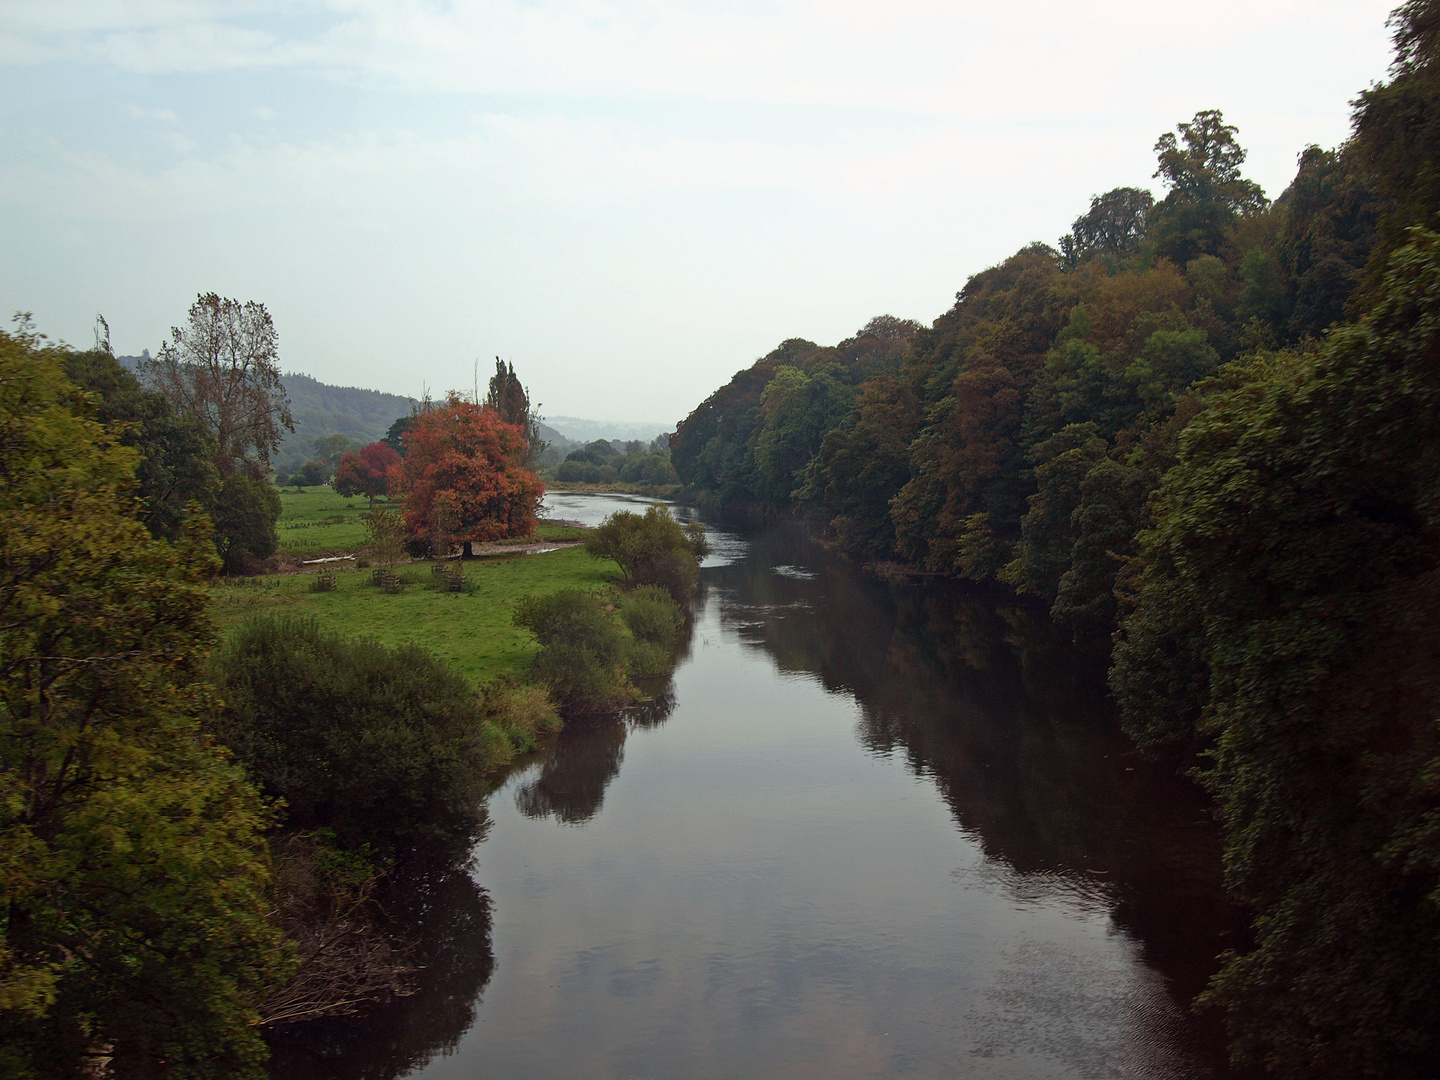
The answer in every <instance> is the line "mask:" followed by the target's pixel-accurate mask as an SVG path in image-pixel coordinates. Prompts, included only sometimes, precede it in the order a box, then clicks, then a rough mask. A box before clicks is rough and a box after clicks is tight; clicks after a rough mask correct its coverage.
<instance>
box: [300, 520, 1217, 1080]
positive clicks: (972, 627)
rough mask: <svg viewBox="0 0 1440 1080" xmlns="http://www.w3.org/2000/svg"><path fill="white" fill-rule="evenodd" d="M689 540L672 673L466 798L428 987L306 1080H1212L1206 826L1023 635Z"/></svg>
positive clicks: (989, 615)
mask: <svg viewBox="0 0 1440 1080" xmlns="http://www.w3.org/2000/svg"><path fill="white" fill-rule="evenodd" d="M550 500H551V515H552V516H553V517H556V518H572V519H579V520H593V519H595V518H597V517H599V516H603V515H604V514H605V513H608V512H610V511H611V510H613V509H618V508H638V507H643V505H644V501H643V500H639V501H637V502H630V503H617V502H616V501H614V500H613V499H608V498H605V497H593V496H591V497H587V496H581V495H574V494H565V493H560V494H559V495H552V496H551V497H550ZM714 539H715V541H716V554H715V555H714V556H712V557H711V559H709V560H707V563H708V565H707V567H706V568H705V570H704V571H703V575H702V576H703V580H704V594H703V598H702V600H701V601H700V602H699V604H698V613H697V618H696V624H695V629H694V634H693V637H692V639H691V641H690V644H689V648H688V653H687V655H686V656H685V657H684V658H683V659H682V660H681V662H680V663H679V665H678V667H677V669H676V671H675V675H674V678H673V680H670V681H669V683H668V684H666V685H664V686H661V687H656V688H653V689H655V690H656V691H657V696H656V698H655V700H654V701H653V702H651V703H650V705H649V706H648V707H647V708H645V709H643V710H641V711H640V712H638V713H637V714H636V715H635V716H633V717H629V718H626V719H616V720H610V721H590V722H584V723H577V724H574V725H572V726H571V727H569V728H567V729H566V731H565V732H564V733H563V734H562V735H561V736H560V738H559V739H558V741H557V742H556V744H555V745H554V747H553V748H551V749H550V750H549V751H548V752H547V753H546V754H545V755H542V756H541V757H540V759H539V760H537V761H535V762H534V763H532V764H531V765H529V766H528V767H526V768H524V769H523V770H520V771H518V772H516V773H515V774H514V775H512V776H511V777H510V778H509V779H508V781H507V782H506V783H505V784H504V785H503V786H502V787H501V788H499V789H498V790H497V791H496V792H495V793H494V795H493V796H492V797H491V799H490V815H491V818H492V824H491V827H490V830H489V833H488V835H487V837H486V839H485V840H484V841H483V842H482V843H481V844H480V845H479V846H478V847H477V849H476V860H477V861H476V865H475V867H474V869H473V879H474V882H475V883H477V884H478V886H479V889H478V890H477V889H476V888H474V887H470V888H468V889H467V887H466V886H467V885H469V883H468V882H459V883H457V882H454V881H451V882H448V883H442V886H441V887H439V888H437V889H436V890H435V892H436V897H438V899H437V898H434V897H432V899H431V900H430V901H427V902H425V903H422V904H421V905H420V907H421V909H422V910H423V911H424V913H425V917H426V918H427V919H429V920H430V924H431V925H432V926H433V929H432V930H430V931H427V933H429V935H430V938H431V942H432V948H433V949H434V952H433V954H432V955H433V956H434V958H435V959H436V961H437V962H436V967H435V969H434V976H433V978H432V979H431V981H430V983H429V984H428V985H427V988H426V989H425V990H424V991H422V993H421V994H419V995H417V996H416V997H415V998H411V999H407V1000H406V1001H404V1002H401V1003H400V1004H399V1005H398V1006H397V1007H396V1008H395V1009H391V1010H383V1011H382V1012H381V1013H379V1014H377V1015H376V1016H374V1017H368V1018H365V1019H364V1020H363V1022H361V1023H358V1024H355V1025H350V1026H349V1027H348V1028H347V1029H345V1030H346V1031H347V1032H348V1034H344V1035H342V1036H337V1037H336V1038H337V1040H338V1041H337V1043H336V1045H335V1046H333V1047H332V1048H331V1049H332V1051H333V1053H331V1054H327V1055H326V1056H327V1057H329V1058H330V1059H331V1060H330V1065H329V1066H328V1067H327V1069H326V1071H325V1072H324V1073H317V1074H316V1075H333V1076H346V1077H361V1076H364V1077H386V1078H388V1077H393V1076H397V1075H415V1076H420V1077H424V1078H426V1080H461V1078H480V1077H494V1078H502V1077H503V1078H521V1077H535V1078H548V1077H556V1078H559V1077H567V1078H570V1077H582V1078H588V1077H596V1078H612V1077H613V1078H617V1080H618V1078H629V1077H635V1078H640V1077H645V1078H692V1077H693V1078H702V1077H726V1078H732V1077H734V1078H740V1077H757V1078H763V1077H787V1078H810V1077H814V1078H836V1077H890V1076H907V1077H908V1076H915V1077H973V1078H987V1080H988V1078H1012V1077H1013V1078H1040V1077H1084V1078H1090V1077H1205V1076H1214V1075H1223V1073H1222V1070H1221V1066H1220V1063H1219V1057H1220V1055H1219V1053H1218V1049H1217V1045H1216V1040H1215V1033H1214V1031H1213V1030H1211V1029H1210V1028H1208V1027H1205V1026H1201V1025H1200V1024H1199V1023H1198V1022H1197V1021H1196V1020H1195V1019H1194V1018H1193V1017H1191V1016H1190V1015H1189V1013H1188V1010H1187V1006H1186V1003H1187V1002H1188V1000H1189V999H1190V998H1191V997H1193V995H1194V994H1195V993H1196V992H1198V990H1199V989H1200V988H1201V987H1202V986H1203V985H1204V981H1205V979H1206V977H1207V976H1208V975H1209V973H1210V971H1211V970H1212V969H1213V966H1214V960H1213V957H1214V956H1215V955H1216V953H1217V952H1218V951H1219V950H1220V949H1222V948H1224V947H1225V946H1226V945H1227V944H1228V943H1229V942H1230V938H1229V934H1230V933H1231V931H1232V930H1233V928H1234V925H1235V918H1234V915H1233V913H1232V912H1230V910H1229V909H1228V908H1227V907H1226V905H1225V902H1224V898H1223V895H1222V893H1221V890H1220V883H1219V870H1218V864H1219V858H1218V849H1217V842H1216V836H1215V832H1214V829H1213V827H1212V826H1211V825H1210V823H1209V822H1208V821H1207V820H1206V818H1205V816H1204V814H1203V811H1202V807H1203V804H1202V801H1201V800H1200V799H1199V798H1198V797H1197V795H1196V794H1195V793H1194V792H1193V791H1192V790H1190V789H1189V788H1188V787H1186V786H1185V785H1184V784H1182V783H1180V782H1178V781H1176V780H1175V779H1173V778H1172V777H1170V776H1168V775H1167V774H1166V773H1165V772H1164V771H1163V770H1159V769H1155V768H1152V767H1150V766H1147V765H1146V764H1145V763H1144V762H1143V761H1141V759H1140V758H1139V757H1138V755H1136V754H1134V753H1133V752H1132V751H1131V749H1130V747H1129V745H1128V744H1127V743H1126V742H1125V740H1124V739H1123V738H1122V737H1121V736H1119V735H1118V733H1117V732H1116V731H1115V730H1114V727H1113V724H1112V723H1111V722H1110V721H1108V720H1107V719H1106V717H1105V714H1104V709H1103V704H1102V695H1101V693H1100V690H1099V688H1098V687H1097V686H1096V685H1095V683H1096V680H1095V674H1094V672H1087V671H1085V670H1084V669H1083V667H1080V666H1078V665H1077V664H1076V663H1075V662H1074V661H1073V660H1072V659H1071V658H1070V657H1069V656H1068V655H1067V652H1066V650H1065V649H1064V648H1063V647H1062V645H1061V643H1060V642H1059V641H1058V639H1057V638H1056V637H1055V635H1054V634H1053V632H1052V631H1051V629H1050V628H1049V626H1048V623H1047V622H1046V620H1045V619H1044V618H1043V617H1040V616H1038V615H1036V614H1035V613H1033V612H1030V611H1028V610H1026V609H1023V608H1021V607H1017V606H1016V605H1014V604H1013V603H1008V602H1006V601H1005V600H1004V599H996V598H993V597H991V598H983V597H977V596H974V595H967V594H966V593H963V592H960V591H957V590H952V589H948V588H935V587H933V586H926V587H923V588H922V587H917V586H909V585H888V584H885V583H883V582H879V581H875V580H873V579H870V578H867V577H865V576H863V575H861V574H858V573H857V572H856V571H855V570H854V569H853V568H850V567H847V566H845V565H844V564H842V563H839V562H837V561H835V560H833V559H831V558H830V557H828V556H827V555H825V554H824V553H823V552H821V551H820V550H818V549H817V548H816V547H815V546H813V545H812V544H810V543H808V542H807V541H806V540H805V539H804V538H803V537H801V536H800V535H799V534H798V533H797V532H795V531H794V530H792V529H784V528H782V529H775V530H771V531H769V532H763V533H757V534H754V535H749V536H745V537H741V536H738V535H734V534H727V533H723V532H722V533H716V534H715V537H714ZM446 889H448V890H449V892H448V893H447V892H445V890H446ZM480 890H483V893H482V892H481V891H480ZM486 893H488V905H489V907H488V918H487V911H486V902H487V900H486V896H485V895H484V894H486ZM441 894H443V895H441ZM487 933H488V936H487ZM437 941H438V942H440V944H438V945H437V944H436V942H437ZM492 963H493V967H492V966H491V965H492ZM427 995H428V996H427ZM342 1046H343V1051H342ZM407 1069H411V1070H412V1071H411V1072H410V1073H408V1074H407V1073H406V1072H405V1070H407Z"/></svg>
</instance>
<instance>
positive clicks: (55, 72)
mask: <svg viewBox="0 0 1440 1080" xmlns="http://www.w3.org/2000/svg"><path fill="white" fill-rule="evenodd" d="M1390 6H1391V5H1390V4H1389V3H1377V2H1372V0H1360V2H1354V0H1351V2H1348V3H1340V2H1319V0H1313V2H1300V0H1287V2H1255V3H1244V4H1242V3H1239V2H1235V0H1226V2H1219V3H1215V4H1211V5H1206V6H1205V7H1203V8H1199V9H1180V8H1177V9H1174V10H1171V9H1168V8H1158V7H1154V6H1151V5H1143V6H1142V5H1140V4H1135V3H1120V2H1111V3H1101V4H1097V5H1091V6H1087V7H1085V8H1083V9H1082V8H1079V7H1075V6H1073V5H1065V4H1059V3H1056V2H1054V0H1032V2H1027V3H1018V4H1011V5H1005V6H1004V7H998V6H993V5H984V6H981V5H968V6H959V7H957V6H955V5H942V4H934V3H903V4H899V5H890V6H886V7H883V8H882V7H879V6H871V5H865V4H855V3H850V4H844V3H842V4H823V5H822V4H817V3H804V2H788V0H776V2H745V3H736V4H730V5H699V4H663V5H662V4H655V3H641V2H634V3H619V2H608V3H607V2H597V3H578V2H570V0H542V2H538V3H524V4H522V3H518V2H510V0H493V2H490V0H486V2H475V3H458V4H439V3H425V2H421V3H414V4H406V5H393V4H385V3H380V2H376V0H347V2H345V3H340V2H338V0H337V2H334V3H329V2H319V0H316V2H313V3H295V4H279V3H274V2H269V0H260V2H245V3H234V4H220V3H212V2H207V0H164V2H160V0H149V2H141V3H133V4H126V5H115V4H106V3H100V2H98V0H97V2H88V0H75V2H72V3H66V4H46V3H39V2H35V0H12V2H11V3H9V4H7V5H6V6H5V8H4V11H3V12H0V80H3V81H0V86H3V88H4V95H3V103H0V117H3V123H4V128H5V134H6V138H5V139H4V140H3V148H0V155H3V156H0V161H3V163H4V170H3V172H4V179H3V180H0V214H3V219H4V229H5V235H6V238H7V247H8V250H9V251H10V252H11V258H9V259H7V260H5V262H4V266H3V269H0V302H3V304H4V305H5V306H6V307H7V308H8V309H9V310H10V311H15V310H23V311H31V312H33V313H34V317H35V321H36V324H37V327H38V328H39V329H40V330H41V331H43V332H45V333H47V334H49V335H51V336H52V337H58V338H64V339H67V340H69V341H71V342H72V343H74V344H77V345H86V344H88V343H89V341H90V335H91V327H92V324H93V320H94V317H95V315H96V313H97V312H99V313H103V314H104V315H105V317H106V318H107V319H108V320H109V323H110V326H111V327H112V331H113V341H114V345H115V348H116V350H117V352H122V353H139V352H140V351H141V349H143V348H149V349H150V350H151V351H152V352H153V351H155V350H156V349H157V348H158V346H159V345H160V343H161V341H162V340H163V339H164V336H165V335H166V333H167V331H168V329H169V327H170V326H172V325H176V324H179V323H181V322H182V321H183V320H184V317H185V312H186V309H187V307H188V305H189V304H190V303H191V301H192V300H193V299H194V297H195V295H196V294H197V293H199V292H202V291H210V290H214V291H216V292H219V293H220V294H222V295H226V296H233V297H236V298H238V299H242V300H251V299H253V300H259V301H261V302H263V303H265V304H266V305H267V307H268V308H269V310H270V312H271V314H272V315H273V316H274V319H275V323H276V326H277V328H278V331H279V334H280V347H281V352H280V356H281V364H282V366H283V367H284V368H285V369H286V370H293V371H304V372H306V373H309V374H312V375H313V376H314V377H315V378H317V379H320V380H322V381H324V382H327V383H331V384H334V385H356V386H363V387H368V388H373V389H377V390H383V391H386V392H390V393H398V394H405V395H408V396H419V395H420V394H421V393H422V392H423V391H424V390H425V389H426V388H428V389H429V390H430V392H431V393H434V394H440V393H444V392H445V391H446V390H448V389H450V388H452V387H454V388H458V389H461V390H466V389H469V388H470V387H471V385H472V379H473V365H474V363H475V362H476V361H477V360H478V361H479V364H480V368H481V370H482V372H484V371H485V369H486V366H487V365H493V357H494V356H495V355H497V354H498V355H500V356H503V357H505V358H506V359H507V360H510V361H512V362H513V363H514V364H515V367H516V370H517V372H518V373H519V374H520V376H521V378H522V379H523V381H524V382H525V383H526V384H527V385H528V386H529V388H530V390H531V392H532V396H533V398H534V399H535V400H536V401H537V402H539V403H541V404H542V405H543V407H544V410H546V411H552V412H555V413H557V414H561V415H575V416H585V415H587V414H588V415H607V416H619V415H630V416H642V417H643V416H666V417H671V418H672V419H671V420H669V421H668V423H669V424H671V425H673V423H674V420H675V419H678V418H680V417H682V416H684V415H686V414H687V413H688V412H689V411H690V410H691V409H692V408H693V407H694V406H695V405H696V404H698V403H699V402H700V401H701V400H702V399H703V398H704V397H705V396H706V395H708V394H709V393H710V392H711V391H712V390H713V389H714V388H715V387H716V386H718V385H720V384H722V383H723V382H725V381H726V380H727V379H728V378H729V377H730V375H731V374H733V373H734V372H735V371H737V370H739V369H741V368H744V367H746V366H748V365H749V364H750V363H752V362H753V361H754V360H755V359H756V358H757V357H758V356H761V355H763V354H764V353H766V352H768V351H769V350H770V349H772V348H774V347H775V345H777V344H778V343H779V342H780V341H782V340H783V339H785V338H788V337H797V336H798V337H807V338H810V339H812V340H815V341H818V342H820V343H822V344H832V343H834V342H836V341H838V340H840V339H843V338H845V337H847V336H849V335H851V334H853V333H854V332H855V331H856V330H858V329H859V328H860V327H861V326H863V325H864V324H865V323H866V322H867V321H868V320H869V319H870V318H871V317H872V316H875V315H878V314H882V313H889V314H894V315H897V316H900V317H904V318H914V319H918V320H920V321H922V322H924V323H927V324H928V323H929V322H931V321H932V320H933V319H934V318H935V317H936V316H938V315H939V314H941V313H942V312H944V311H945V310H946V309H947V308H948V307H949V306H950V305H951V303H952V301H953V297H954V294H955V292H956V290H958V289H959V288H960V287H961V286H962V285H963V284H964V282H965V279H966V278H967V277H968V276H969V275H971V274H973V273H976V272H978V271H980V270H982V269H984V268H985V267H986V266H989V265H992V264H994V263H995V262H997V261H998V260H1000V259H1002V258H1004V257H1005V256H1007V255H1009V254H1010V253H1012V252H1013V251H1015V250H1016V249H1018V248H1019V247H1021V246H1022V245H1024V244H1026V243H1029V242H1031V241H1036V240H1041V241H1045V242H1047V243H1054V242H1055V240H1056V238H1057V237H1058V236H1059V235H1060V234H1061V233H1062V232H1064V231H1065V230H1066V229H1067V228H1068V227H1069V224H1070V222H1071V221H1072V220H1073V219H1074V218H1075V217H1076V216H1077V215H1079V214H1081V213H1082V212H1084V211H1085V209H1086V208H1087V207H1088V203H1089V199H1090V197H1091V195H1093V194H1096V193H1098V192H1102V191H1105V190H1108V189H1110V188H1113V187H1116V186H1120V185H1135V186H1142V187H1148V188H1150V189H1151V190H1154V191H1156V192H1157V193H1159V192H1160V191H1161V189H1160V187H1159V184H1158V181H1155V180H1154V179H1152V173H1153V172H1154V167H1155V166H1154V154H1153V151H1152V147H1153V145H1154V143H1155V140H1156V139H1157V138H1158V137H1159V135H1160V134H1161V133H1162V132H1165V131H1169V130H1172V129H1173V127H1174V125H1175V124H1176V123H1177V122H1180V121H1183V120H1188V119H1189V118H1190V117H1191V116H1192V115H1193V114H1194V113H1195V112H1196V111H1198V110H1200V109H1206V108H1220V109H1222V110H1223V111H1224V113H1225V116H1226V119H1227V120H1228V121H1229V122H1230V123H1232V124H1235V125H1236V126H1237V127H1238V128H1239V139H1240V142H1241V144H1242V145H1243V146H1244V147H1246V148H1247V149H1248V150H1249V153H1250V156H1249V160H1248V162H1247V164H1246V167H1245V173H1246V175H1248V176H1250V177H1251V178H1253V179H1255V180H1256V181H1258V182H1259V183H1260V184H1261V185H1262V186H1263V187H1264V188H1265V190H1266V193H1267V194H1268V195H1270V196H1271V197H1274V196H1275V195H1278V194H1279V193H1280V191H1281V190H1282V189H1283V188H1284V187H1285V185H1286V184H1287V183H1288V182H1289V180H1290V179H1291V177H1292V176H1293V173H1294V169H1295V161H1296V156H1297V155H1298V154H1299V153H1300V152H1301V150H1303V149H1304V148H1305V146H1306V145H1308V144H1312V143H1316V144H1319V145H1321V146H1325V147H1332V146H1335V145H1336V144H1338V143H1339V142H1341V141H1342V140H1343V139H1344V138H1345V137H1346V135H1347V133H1348V125H1349V117H1350V107H1349V103H1350V101H1351V100H1352V99H1354V98H1355V96H1356V95H1357V93H1358V92H1359V91H1360V90H1362V89H1364V88H1365V87H1367V86H1368V85H1370V84H1371V83H1373V82H1374V81H1376V80H1380V79H1383V78H1385V77H1386V74H1387V65H1388V63H1389V57H1390V44H1389V35H1388V31H1387V29H1386V27H1385V19H1386V15H1387V13H1388V11H1389V9H1390ZM8 313H9V312H8V311H7V312H6V314H7V315H8Z"/></svg>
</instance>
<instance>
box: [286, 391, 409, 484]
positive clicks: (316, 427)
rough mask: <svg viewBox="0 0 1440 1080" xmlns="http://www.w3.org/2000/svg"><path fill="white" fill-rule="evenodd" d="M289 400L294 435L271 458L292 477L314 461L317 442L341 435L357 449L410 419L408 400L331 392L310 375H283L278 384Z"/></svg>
mask: <svg viewBox="0 0 1440 1080" xmlns="http://www.w3.org/2000/svg"><path fill="white" fill-rule="evenodd" d="M281 381H282V382H283V383H284V384H285V393H286V395H287V396H289V398H290V415H291V416H292V417H293V418H294V420H295V430H294V432H292V433H291V434H289V435H287V436H286V437H285V440H284V441H283V442H282V443H281V444H280V450H279V452H278V453H277V454H276V455H275V468H276V470H277V471H278V472H294V471H295V470H297V469H299V468H300V466H302V465H304V464H305V462H307V461H308V460H310V459H311V458H312V457H314V456H315V447H314V443H315V440H316V439H319V438H323V437H324V436H326V435H344V436H346V437H347V438H348V439H350V441H351V442H354V443H358V444H360V445H361V446H363V445H365V444H366V443H372V442H375V441H376V440H378V439H382V438H384V436H385V432H387V431H389V430H390V425H391V424H393V423H394V422H395V421H396V420H397V419H399V418H400V417H402V416H406V415H408V414H409V412H410V409H411V407H412V406H413V405H414V404H415V401H414V399H413V398H408V397H401V396H400V395H399V394H383V393H381V392H380V391H379V390H361V389H359V388H357V387H353V386H330V385H328V384H327V383H322V382H320V381H319V380H318V379H312V378H311V377H310V376H309V375H297V374H293V373H292V374H287V375H285V376H284V377H283V378H282V380H281Z"/></svg>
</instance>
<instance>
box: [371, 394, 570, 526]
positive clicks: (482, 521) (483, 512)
mask: <svg viewBox="0 0 1440 1080" xmlns="http://www.w3.org/2000/svg"><path fill="white" fill-rule="evenodd" d="M405 445H406V456H405V460H404V461H403V463H402V464H401V467H400V469H399V471H398V474H397V475H398V478H399V483H400V488H401V493H402V494H403V495H404V497H405V522H406V525H407V527H408V528H409V529H410V533H411V535H412V536H413V537H415V538H417V539H421V538H423V539H426V540H432V539H433V538H434V536H435V534H437V526H440V525H441V524H442V522H443V521H444V520H445V519H448V520H449V522H450V528H448V529H438V532H442V533H446V534H447V537H446V538H447V539H449V540H452V541H460V542H462V543H463V544H464V545H465V547H466V553H467V554H468V553H469V548H470V545H471V544H472V542H474V541H477V540H478V541H485V540H500V539H503V538H505V537H509V536H529V535H530V534H532V533H533V532H534V531H535V509H536V507H537V506H538V505H539V502H540V498H541V497H542V496H543V495H544V492H545V489H544V486H543V485H542V484H541V483H540V480H539V479H538V478H537V477H536V476H535V474H534V473H532V472H530V471H529V470H528V469H526V468H524V467H523V465H522V464H521V461H522V459H523V457H524V454H525V447H526V443H525V435H524V432H523V431H522V430H521V429H520V428H518V427H516V426H515V425H513V424H507V423H505V422H504V421H503V420H502V419H501V418H500V416H499V414H498V413H496V411H495V410H494V409H488V408H482V407H480V406H478V405H475V404H473V403H471V402H468V401H464V400H462V399H461V398H460V397H459V395H457V394H451V395H450V397H449V398H448V399H447V400H446V402H445V403H444V404H443V405H440V406H438V407H436V408H432V409H430V410H429V411H426V412H422V413H420V415H419V417H418V418H417V419H416V422H415V425H414V426H413V427H412V428H411V429H410V430H409V431H408V432H407V433H406V435H405Z"/></svg>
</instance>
